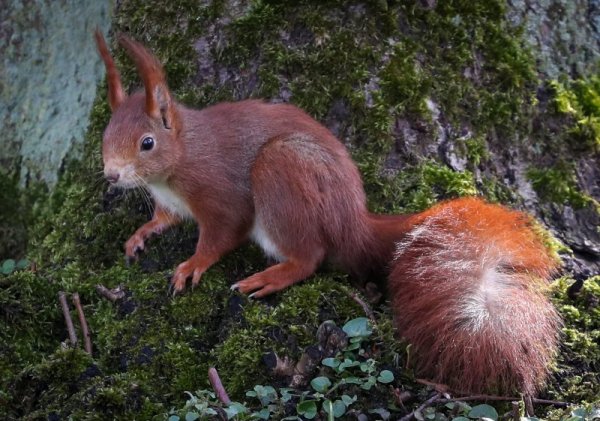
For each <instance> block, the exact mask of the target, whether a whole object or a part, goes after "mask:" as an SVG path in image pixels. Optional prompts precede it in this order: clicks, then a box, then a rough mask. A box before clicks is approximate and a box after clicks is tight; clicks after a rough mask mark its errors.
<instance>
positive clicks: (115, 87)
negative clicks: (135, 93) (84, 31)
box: [94, 28, 127, 112]
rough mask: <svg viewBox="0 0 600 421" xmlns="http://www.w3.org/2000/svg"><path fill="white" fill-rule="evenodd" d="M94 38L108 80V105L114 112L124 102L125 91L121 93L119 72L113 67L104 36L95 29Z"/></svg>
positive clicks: (121, 86)
mask: <svg viewBox="0 0 600 421" xmlns="http://www.w3.org/2000/svg"><path fill="white" fill-rule="evenodd" d="M94 37H95V38H96V46H97V47H98V52H99V53H100V57H101V58H102V61H103V62H104V66H105V67H106V77H107V79H108V103H109V104H110V109H111V110H112V111H113V112H114V111H115V110H116V109H117V108H118V107H119V105H121V104H122V103H123V101H125V98H126V97H127V96H126V95H125V91H123V85H121V77H120V76H119V71H118V70H117V67H116V66H115V62H114V60H113V58H112V56H111V55H110V52H109V51H108V47H107V46H106V41H104V36H102V32H100V29H98V28H96V31H94Z"/></svg>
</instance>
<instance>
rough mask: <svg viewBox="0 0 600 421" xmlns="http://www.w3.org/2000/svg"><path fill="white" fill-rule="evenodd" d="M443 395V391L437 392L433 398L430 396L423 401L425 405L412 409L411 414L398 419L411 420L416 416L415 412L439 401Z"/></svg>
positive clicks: (400, 420) (401, 420)
mask: <svg viewBox="0 0 600 421" xmlns="http://www.w3.org/2000/svg"><path fill="white" fill-rule="evenodd" d="M441 396H442V394H441V393H439V392H438V393H436V394H435V395H433V396H432V397H431V398H429V399H427V400H426V401H425V402H423V405H421V406H419V407H418V408H417V409H415V410H414V411H412V412H411V413H410V414H408V415H405V416H403V417H402V418H400V419H399V420H398V421H409V420H411V419H412V418H413V417H414V416H415V414H416V413H417V412H421V411H422V410H424V409H425V408H427V407H428V406H429V405H431V404H432V403H434V402H437V401H439V399H440V397H441Z"/></svg>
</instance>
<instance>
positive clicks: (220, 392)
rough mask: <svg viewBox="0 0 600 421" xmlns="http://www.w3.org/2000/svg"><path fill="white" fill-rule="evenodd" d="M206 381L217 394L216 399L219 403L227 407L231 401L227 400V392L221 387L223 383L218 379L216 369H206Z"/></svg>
mask: <svg viewBox="0 0 600 421" xmlns="http://www.w3.org/2000/svg"><path fill="white" fill-rule="evenodd" d="M208 380H209V381H210V384H211V385H212V387H213V390H214V391H215V393H216V394H217V398H219V400H220V401H221V403H222V404H223V405H229V404H230V403H231V399H229V395H227V391H226V390H225V388H224V387H223V383H221V378H220V377H219V373H218V372H217V369H216V368H214V367H211V368H209V369H208Z"/></svg>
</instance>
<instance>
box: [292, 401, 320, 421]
mask: <svg viewBox="0 0 600 421" xmlns="http://www.w3.org/2000/svg"><path fill="white" fill-rule="evenodd" d="M296 411H298V414H299V415H302V416H303V417H304V418H306V419H309V420H312V419H313V418H314V417H316V416H317V403H316V402H315V401H304V402H300V403H299V404H298V405H296Z"/></svg>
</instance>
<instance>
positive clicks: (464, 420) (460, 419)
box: [452, 417, 470, 421]
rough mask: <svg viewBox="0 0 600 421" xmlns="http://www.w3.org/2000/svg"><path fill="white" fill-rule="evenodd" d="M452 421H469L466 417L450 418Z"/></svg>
mask: <svg viewBox="0 0 600 421" xmlns="http://www.w3.org/2000/svg"><path fill="white" fill-rule="evenodd" d="M452 421H470V420H469V419H468V418H467V417H456V418H452Z"/></svg>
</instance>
